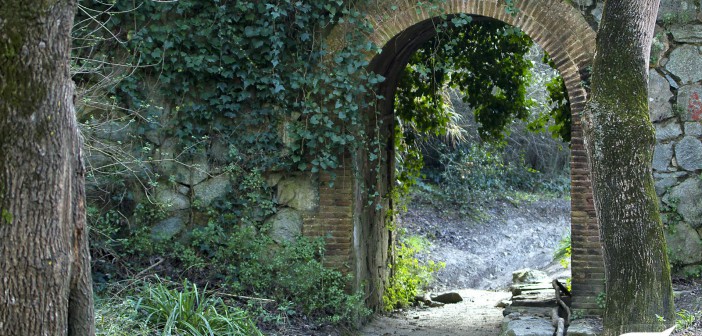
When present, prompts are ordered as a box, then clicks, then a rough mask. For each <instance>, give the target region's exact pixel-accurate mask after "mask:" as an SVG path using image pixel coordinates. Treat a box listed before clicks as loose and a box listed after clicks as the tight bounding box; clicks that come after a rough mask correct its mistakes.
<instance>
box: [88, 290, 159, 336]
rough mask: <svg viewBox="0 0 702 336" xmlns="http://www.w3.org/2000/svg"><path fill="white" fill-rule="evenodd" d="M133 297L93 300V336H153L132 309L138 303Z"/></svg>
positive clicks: (136, 312)
mask: <svg viewBox="0 0 702 336" xmlns="http://www.w3.org/2000/svg"><path fill="white" fill-rule="evenodd" d="M138 300H139V299H138V298H135V297H128V298H122V297H111V298H102V297H100V296H96V298H95V335H97V336H134V335H154V334H157V333H155V331H154V330H152V329H151V327H149V325H148V324H147V323H146V320H145V319H144V316H143V315H141V314H139V312H138V311H137V310H136V309H134V308H135V307H136V304H137V302H138Z"/></svg>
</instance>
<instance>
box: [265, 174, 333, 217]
mask: <svg viewBox="0 0 702 336" xmlns="http://www.w3.org/2000/svg"><path fill="white" fill-rule="evenodd" d="M277 194H278V204H280V205H285V206H288V207H291V208H293V209H297V210H302V211H314V210H316V209H317V208H318V207H319V204H320V199H319V186H318V183H317V181H316V178H314V177H313V176H310V175H300V176H292V177H285V178H283V179H282V180H280V182H278V193H277ZM331 205H335V204H331Z"/></svg>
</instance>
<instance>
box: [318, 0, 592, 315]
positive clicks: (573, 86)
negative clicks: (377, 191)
mask: <svg viewBox="0 0 702 336" xmlns="http://www.w3.org/2000/svg"><path fill="white" fill-rule="evenodd" d="M417 3H418V1H416V0H390V1H382V3H381V2H380V1H376V2H374V4H373V5H371V6H369V7H367V8H365V10H366V13H367V14H368V15H367V16H366V20H367V21H368V22H369V23H370V24H371V25H372V26H373V27H374V31H373V32H372V33H371V34H370V35H369V36H368V38H369V39H370V40H371V41H372V42H374V43H375V45H377V46H379V47H383V53H381V54H379V55H369V61H370V66H369V67H370V69H371V70H373V71H375V72H377V73H380V74H382V75H384V76H386V78H387V77H388V75H390V77H392V74H393V73H397V69H398V68H401V67H404V65H405V64H406V57H408V56H409V54H411V53H412V52H414V50H416V46H418V44H420V42H422V40H426V39H428V38H429V37H430V35H431V34H433V33H432V31H433V30H432V27H431V20H432V19H433V18H436V17H438V16H440V15H451V14H460V13H464V14H469V15H474V16H480V17H487V18H492V19H497V20H500V21H503V22H505V23H508V24H510V25H513V26H516V27H519V28H520V29H521V30H522V31H524V32H525V33H526V34H527V35H529V36H530V37H531V38H532V40H534V42H535V43H537V44H538V45H539V46H541V48H543V49H544V50H545V51H546V52H547V53H548V54H549V55H550V56H551V58H552V59H553V60H554V63H555V64H556V67H557V70H558V71H559V72H560V74H561V76H562V77H563V79H564V82H565V84H566V88H567V91H568V96H569V99H570V107H571V111H572V113H573V115H572V141H571V147H572V152H571V153H572V156H571V190H572V191H571V223H572V224H571V225H572V229H571V232H572V236H573V237H572V247H573V259H572V270H573V292H574V295H575V297H574V300H573V308H575V309H581V310H582V311H584V312H586V313H597V312H598V311H599V308H598V307H597V305H596V301H595V298H596V297H597V295H598V294H599V293H600V292H602V291H603V290H604V266H603V262H602V254H601V247H600V243H599V229H598V225H597V221H596V217H595V212H594V206H593V202H592V191H591V185H590V177H589V168H588V164H587V156H586V152H585V148H584V145H583V139H582V130H581V127H580V114H581V112H582V111H583V109H584V108H585V103H586V100H587V92H586V90H585V89H584V87H583V84H584V82H586V81H587V80H588V78H587V77H588V76H589V68H590V66H591V63H592V59H593V56H594V49H595V32H594V31H593V30H592V28H591V27H590V26H589V25H588V23H587V22H586V21H585V19H584V17H583V16H582V14H581V13H580V12H579V11H578V10H576V9H575V8H573V7H571V6H570V5H568V4H566V3H564V2H563V1H560V0H521V1H517V2H516V4H515V6H516V8H517V9H518V12H517V13H516V14H515V15H511V14H507V8H506V4H505V3H504V2H503V1H501V0H500V1H496V0H447V1H445V2H441V3H437V4H426V3H425V4H424V5H423V6H420V5H418V4H417ZM345 29H347V27H344V26H338V27H335V28H334V30H332V31H331V32H330V34H329V35H328V36H327V38H326V41H327V43H328V45H330V46H331V47H332V49H340V48H341V47H342V46H343V43H344V42H343V41H344V38H343V36H344V33H345ZM430 30H432V31H430ZM412 48H414V49H412ZM389 49H390V51H388V50H389ZM393 67H394V69H393ZM386 82H387V81H386ZM389 82H390V84H387V83H386V84H385V88H384V90H383V88H382V87H381V91H382V94H384V95H385V96H386V97H388V98H392V97H393V95H394V90H395V86H396V83H394V79H393V78H390V80H389ZM387 101H391V99H386V102H387ZM391 105H392V104H391V103H386V106H385V109H388V110H390V112H389V113H392V112H391V109H392V107H391ZM386 113H387V111H386ZM385 119H388V118H385ZM388 156H389V157H392V156H391V154H390V155H388ZM354 166H355V167H356V170H357V171H358V172H359V175H358V176H357V177H356V182H355V188H354V190H355V191H354V193H355V194H354V196H353V198H354V199H355V202H354V205H353V210H352V212H353V221H354V223H353V227H354V229H353V232H352V235H353V248H351V249H350V250H349V254H350V255H349V259H348V260H349V261H351V263H352V264H354V267H353V269H354V273H355V275H356V279H357V280H356V281H357V284H358V285H359V287H360V286H361V285H362V286H363V287H365V289H366V291H367V292H368V295H369V296H372V293H375V296H376V297H375V298H374V299H371V300H370V304H371V305H375V302H376V301H377V300H378V299H379V298H378V297H377V295H380V294H378V293H382V285H381V284H380V285H374V282H382V274H383V272H385V271H386V270H385V269H384V268H383V267H384V263H386V261H387V259H388V258H391V257H392V256H386V255H385V254H383V253H384V252H383V250H384V249H387V244H388V240H390V237H389V236H388V234H386V233H383V232H382V221H383V218H385V216H384V213H378V212H377V211H375V210H373V209H368V207H367V206H364V204H366V203H367V199H365V198H364V196H363V195H359V193H362V191H361V190H362V188H363V187H362V186H363V185H368V184H378V185H385V184H388V183H389V181H390V178H389V177H390V176H391V175H392V173H391V171H392V170H393V169H392V168H393V167H392V163H389V164H388V167H386V169H387V170H386V173H385V174H383V175H382V176H380V177H378V179H379V180H380V181H378V180H377V179H376V180H374V178H375V177H370V176H368V175H372V174H369V173H368V168H369V165H368V162H364V161H363V159H362V158H360V157H359V158H357V159H356V160H355V161H354ZM364 174H365V175H364ZM381 192H382V191H381ZM383 205H386V204H383ZM387 206H388V207H389V206H390V204H389V203H388V204H387ZM369 226H371V227H373V229H368V227H369ZM369 237H370V238H369ZM363 239H368V240H377V241H378V242H379V243H378V244H379V245H380V246H379V247H378V246H375V247H374V246H373V244H372V243H370V242H368V241H363ZM377 279H380V280H377Z"/></svg>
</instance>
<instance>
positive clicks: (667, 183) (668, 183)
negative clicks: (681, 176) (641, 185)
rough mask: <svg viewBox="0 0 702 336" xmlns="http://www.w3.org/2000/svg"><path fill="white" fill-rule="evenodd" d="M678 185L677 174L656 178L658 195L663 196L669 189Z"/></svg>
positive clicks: (662, 175)
mask: <svg viewBox="0 0 702 336" xmlns="http://www.w3.org/2000/svg"><path fill="white" fill-rule="evenodd" d="M676 184H678V177H677V176H676V175H675V174H661V176H656V177H655V186H656V194H657V195H658V197H660V196H663V194H665V192H666V191H667V190H668V188H671V187H673V186H675V185H676Z"/></svg>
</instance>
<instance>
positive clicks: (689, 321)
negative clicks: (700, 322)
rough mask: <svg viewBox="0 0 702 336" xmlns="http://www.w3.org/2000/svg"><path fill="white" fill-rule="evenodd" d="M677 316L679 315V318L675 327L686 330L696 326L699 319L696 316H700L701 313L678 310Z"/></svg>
mask: <svg viewBox="0 0 702 336" xmlns="http://www.w3.org/2000/svg"><path fill="white" fill-rule="evenodd" d="M675 315H677V318H676V319H675V327H676V328H677V329H678V330H685V329H687V328H689V327H692V326H693V325H694V324H695V320H696V319H697V318H698V316H695V315H700V312H697V314H694V313H691V312H689V311H687V310H685V309H681V310H678V311H677V312H676V313H675Z"/></svg>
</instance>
